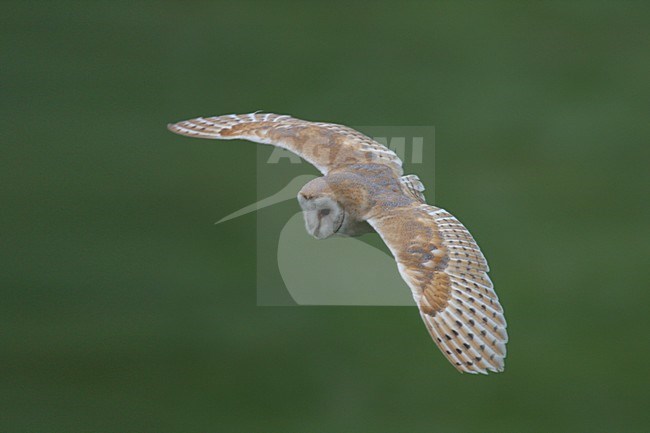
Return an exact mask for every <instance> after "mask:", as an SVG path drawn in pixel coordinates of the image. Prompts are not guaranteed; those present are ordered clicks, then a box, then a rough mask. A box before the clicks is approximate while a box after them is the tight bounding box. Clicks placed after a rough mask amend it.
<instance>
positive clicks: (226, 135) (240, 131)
mask: <svg viewBox="0 0 650 433" xmlns="http://www.w3.org/2000/svg"><path fill="white" fill-rule="evenodd" d="M168 129H169V130H170V131H172V132H174V133H177V134H181V135H186V136H189V137H198V138H208V139H217V140H234V139H242V140H249V141H253V142H256V143H262V144H270V145H273V146H278V147H281V148H283V149H286V150H288V151H291V152H293V153H295V154H297V155H298V156H300V157H301V158H303V159H304V160H306V161H307V162H309V163H311V164H312V165H314V166H315V167H316V168H317V169H318V170H319V171H320V172H321V173H322V174H323V176H322V177H318V178H316V179H314V180H312V181H310V182H308V183H307V184H305V185H304V186H303V187H302V189H301V190H300V192H299V193H298V203H299V204H300V207H301V208H302V210H303V216H304V221H305V228H306V230H307V232H308V233H309V234H310V235H312V236H314V237H315V238H317V239H326V238H329V237H331V236H358V235H361V234H364V233H369V232H377V233H378V234H379V236H380V237H381V238H382V240H383V241H384V242H385V244H386V245H387V246H388V249H389V250H390V252H391V253H392V255H393V257H394V258H395V261H396V262H397V269H398V270H399V273H400V275H401V276H402V278H403V279H404V281H405V282H406V284H407V285H408V286H409V288H410V289H411V292H412V295H413V299H414V300H415V303H416V305H417V306H418V308H419V312H420V316H421V317H422V320H423V321H424V324H425V326H426V328H427V330H428V332H429V334H430V335H431V337H432V338H433V341H434V342H435V343H436V345H437V346H438V348H439V349H440V350H441V351H442V354H443V355H444V356H445V357H446V358H447V360H449V362H450V363H451V364H452V365H453V366H454V367H455V368H456V369H457V370H458V371H460V372H463V373H473V374H476V373H483V374H487V373H488V372H500V371H503V368H504V360H505V357H506V343H507V341H508V334H507V332H506V327H507V325H506V320H505V317H504V313H503V308H502V307H501V304H500V303H499V299H498V297H497V294H496V292H495V291H494V288H493V285H492V282H491V281H490V278H489V277H488V275H487V272H488V271H489V268H488V264H487V262H486V260H485V257H484V256H483V253H482V252H481V250H480V248H479V246H478V245H477V243H476V241H475V240H474V238H473V237H472V235H471V234H470V233H469V231H468V230H467V229H466V228H465V226H464V225H463V224H461V223H460V221H458V220H457V219H456V218H455V217H454V216H453V215H451V214H450V213H449V212H447V211H446V210H444V209H440V208H438V207H435V206H432V205H429V204H427V203H426V201H425V197H424V194H423V191H424V186H423V185H422V183H421V182H420V180H419V178H418V177H417V176H415V175H406V176H405V175H404V173H403V170H402V161H401V160H400V159H399V158H398V157H397V155H396V154H395V152H393V151H392V150H390V149H388V148H387V147H385V146H383V145H382V144H380V143H378V142H376V141H374V140H373V139H371V138H370V137H367V136H365V135H364V134H362V133H360V132H358V131H356V130H354V129H352V128H349V127H346V126H343V125H337V124H334V123H323V122H309V121H305V120H300V119H296V118H294V117H291V116H288V115H278V114H271V113H251V114H243V115H235V114H231V115H224V116H216V117H206V118H203V117H199V118H196V119H191V120H186V121H182V122H178V123H174V124H170V125H168Z"/></svg>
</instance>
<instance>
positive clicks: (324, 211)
mask: <svg viewBox="0 0 650 433" xmlns="http://www.w3.org/2000/svg"><path fill="white" fill-rule="evenodd" d="M298 203H300V207H301V208H302V213H303V216H304V218H305V227H306V229H307V233H309V234H310V235H312V236H313V237H315V238H316V239H325V238H328V237H330V236H332V235H334V234H336V233H337V232H338V231H339V230H340V229H341V226H342V225H343V221H344V220H345V210H344V209H343V206H341V204H340V203H339V202H338V201H337V200H336V199H335V198H334V194H333V192H332V190H331V189H330V187H329V185H327V182H326V181H324V180H323V178H320V177H319V178H317V179H314V180H312V181H311V182H309V183H307V184H306V185H305V186H304V187H303V188H302V189H301V190H300V192H299V193H298Z"/></svg>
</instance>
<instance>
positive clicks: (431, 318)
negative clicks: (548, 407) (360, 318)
mask: <svg viewBox="0 0 650 433" xmlns="http://www.w3.org/2000/svg"><path fill="white" fill-rule="evenodd" d="M368 222H369V223H370V224H371V225H372V226H373V227H374V228H375V230H376V231H377V232H378V233H379V234H380V236H381V237H382V239H383V240H384V242H385V243H386V245H387V246H388V248H389V249H390V250H391V252H392V253H393V256H395V260H396V261H397V264H398V269H399V271H400V274H401V275H402V277H403V278H404V280H405V281H406V283H407V284H408V285H409V287H410V288H411V291H412V292H413V298H414V299H415V302H416V304H417V305H418V307H419V309H420V315H421V316H422V319H423V320H424V323H425V325H426V327H427V330H428V331H429V333H430V334H431V337H432V338H433V340H434V341H435V343H436V344H437V345H438V347H439V348H440V350H441V351H442V353H443V355H444V356H445V357H446V358H447V359H448V360H449V362H451V363H452V364H453V365H454V366H455V367H456V369H458V370H459V371H461V372H466V373H474V374H475V373H483V374H486V373H488V372H489V371H492V372H499V371H503V368H504V359H505V357H506V343H507V342H508V333H507V330H506V328H507V324H506V319H505V317H504V315H503V308H502V307H501V305H500V303H499V298H498V297H497V294H496V292H495V291H494V288H493V285H492V282H491V281H490V278H489V277H488V275H487V272H488V270H489V267H488V264H487V261H486V260H485V257H484V256H483V254H482V253H481V250H480V248H479V247H478V245H477V244H476V241H475V240H474V238H473V237H472V235H471V234H470V233H469V231H468V230H467V229H466V228H465V226H463V225H462V224H461V223H460V222H459V221H458V220H457V219H456V218H455V217H453V216H452V215H451V214H450V213H449V212H447V211H445V210H443V209H439V208H436V207H434V206H430V205H427V204H424V203H416V202H414V204H413V205H411V206H406V207H400V208H392V209H391V208H388V209H387V208H384V209H382V212H379V213H378V215H377V216H375V217H372V218H370V219H369V220H368Z"/></svg>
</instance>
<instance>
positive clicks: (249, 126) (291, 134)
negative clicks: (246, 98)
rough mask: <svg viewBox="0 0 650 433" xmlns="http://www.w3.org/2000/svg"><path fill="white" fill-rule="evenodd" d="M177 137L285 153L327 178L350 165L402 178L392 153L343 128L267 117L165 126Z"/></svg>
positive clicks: (199, 119)
mask: <svg viewBox="0 0 650 433" xmlns="http://www.w3.org/2000/svg"><path fill="white" fill-rule="evenodd" d="M167 128H168V129H169V130H170V131H172V132H175V133H177V134H181V135H187V136H189V137H199V138H212V139H216V140H233V139H242V140H249V141H253V142H255V143H263V144H272V145H274V146H278V147H281V148H283V149H287V150H289V151H291V152H293V153H295V154H297V155H298V156H300V157H301V158H303V159H305V160H306V161H307V162H309V163H311V164H312V165H314V166H315V167H316V168H317V169H318V170H320V172H321V173H323V174H327V172H328V171H330V170H331V169H333V168H336V167H340V166H344V165H350V164H367V163H370V162H372V163H380V164H384V165H387V166H389V167H390V168H391V169H392V170H393V172H394V173H395V175H396V176H398V177H399V176H401V175H402V161H401V160H400V159H399V158H398V157H397V155H396V154H395V152H393V151H392V150H390V149H388V148H387V147H386V146H384V145H382V144H380V143H378V142H376V141H375V140H373V139H371V138H370V137H367V136H365V135H363V134H362V133H360V132H358V131H355V130H354V129H352V128H348V127H347V126H343V125H337V124H334V123H322V122H309V121H306V120H300V119H296V118H293V117H291V116H287V115H278V114H271V113H251V114H230V115H225V116H217V117H206V118H203V117H197V118H196V119H191V120H185V121H182V122H178V123H173V124H169V125H167Z"/></svg>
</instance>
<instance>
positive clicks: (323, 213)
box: [318, 209, 330, 217]
mask: <svg viewBox="0 0 650 433" xmlns="http://www.w3.org/2000/svg"><path fill="white" fill-rule="evenodd" d="M329 214H330V210H329V209H321V210H319V211H318V216H319V217H324V216H327V215H329Z"/></svg>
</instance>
